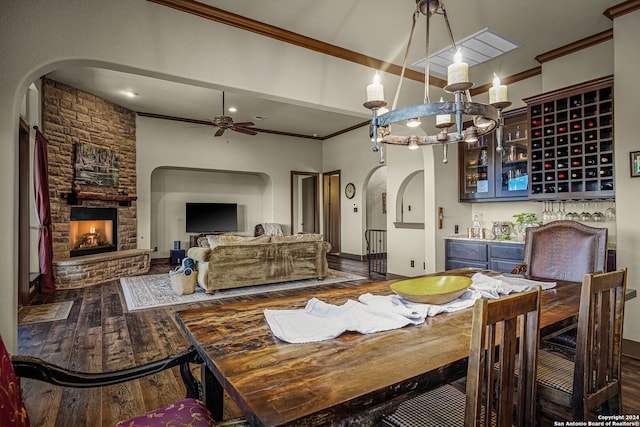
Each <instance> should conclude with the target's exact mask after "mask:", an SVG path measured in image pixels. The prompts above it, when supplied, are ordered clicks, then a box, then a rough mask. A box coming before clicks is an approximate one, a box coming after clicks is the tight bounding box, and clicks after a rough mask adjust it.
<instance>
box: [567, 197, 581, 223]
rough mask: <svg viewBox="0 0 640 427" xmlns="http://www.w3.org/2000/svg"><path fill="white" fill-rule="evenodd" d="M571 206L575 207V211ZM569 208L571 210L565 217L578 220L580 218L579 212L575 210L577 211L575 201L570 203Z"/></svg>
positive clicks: (569, 219)
mask: <svg viewBox="0 0 640 427" xmlns="http://www.w3.org/2000/svg"><path fill="white" fill-rule="evenodd" d="M570 202H571V201H570ZM571 208H573V211H572V210H571ZM568 210H569V212H567V213H566V214H564V219H566V220H568V221H577V220H578V214H577V213H576V212H574V211H575V203H573V202H571V203H569V208H568Z"/></svg>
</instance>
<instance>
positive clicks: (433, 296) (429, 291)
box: [391, 276, 471, 304]
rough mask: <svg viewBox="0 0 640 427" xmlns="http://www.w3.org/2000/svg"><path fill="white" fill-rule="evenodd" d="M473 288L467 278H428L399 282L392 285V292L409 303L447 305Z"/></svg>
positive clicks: (415, 278)
mask: <svg viewBox="0 0 640 427" xmlns="http://www.w3.org/2000/svg"><path fill="white" fill-rule="evenodd" d="M469 286H471V279H470V278H469V277H465V276H427V277H414V278H412V279H403V280H398V281H397V282H394V283H392V284H391V290H392V291H393V292H395V293H396V294H398V295H400V296H401V297H402V298H404V299H406V300H407V301H412V302H420V303H424V304H445V303H448V302H450V301H453V300H454V299H456V298H458V297H459V296H460V295H462V294H463V293H464V291H466V290H467V288H468V287H469Z"/></svg>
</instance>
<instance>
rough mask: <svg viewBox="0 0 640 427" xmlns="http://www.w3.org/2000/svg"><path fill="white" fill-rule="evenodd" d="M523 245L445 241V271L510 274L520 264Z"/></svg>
mask: <svg viewBox="0 0 640 427" xmlns="http://www.w3.org/2000/svg"><path fill="white" fill-rule="evenodd" d="M523 255H524V244H522V243H515V242H511V243H506V242H498V241H495V242H494V241H490V240H468V239H446V240H445V269H447V270H453V269H455V268H465V267H475V268H485V269H489V270H494V271H500V272H503V273H510V272H511V270H513V268H514V267H515V266H516V265H518V264H520V263H522V258H523Z"/></svg>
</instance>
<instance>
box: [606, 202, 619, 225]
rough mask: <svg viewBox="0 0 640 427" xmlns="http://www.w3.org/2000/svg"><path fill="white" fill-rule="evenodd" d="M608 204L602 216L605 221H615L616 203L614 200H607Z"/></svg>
mask: <svg viewBox="0 0 640 427" xmlns="http://www.w3.org/2000/svg"><path fill="white" fill-rule="evenodd" d="M609 204H610V206H609V207H608V208H607V210H606V211H604V216H605V218H606V220H607V221H615V220H616V207H615V206H616V205H615V202H609Z"/></svg>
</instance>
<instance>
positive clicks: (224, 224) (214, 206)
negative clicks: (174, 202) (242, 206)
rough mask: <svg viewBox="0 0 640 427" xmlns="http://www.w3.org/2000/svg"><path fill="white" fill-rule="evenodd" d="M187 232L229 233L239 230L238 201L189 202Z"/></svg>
mask: <svg viewBox="0 0 640 427" xmlns="http://www.w3.org/2000/svg"><path fill="white" fill-rule="evenodd" d="M186 223H187V227H186V228H187V233H200V234H206V233H227V232H230V231H237V230H238V205H237V204H236V203H187V211H186Z"/></svg>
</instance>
